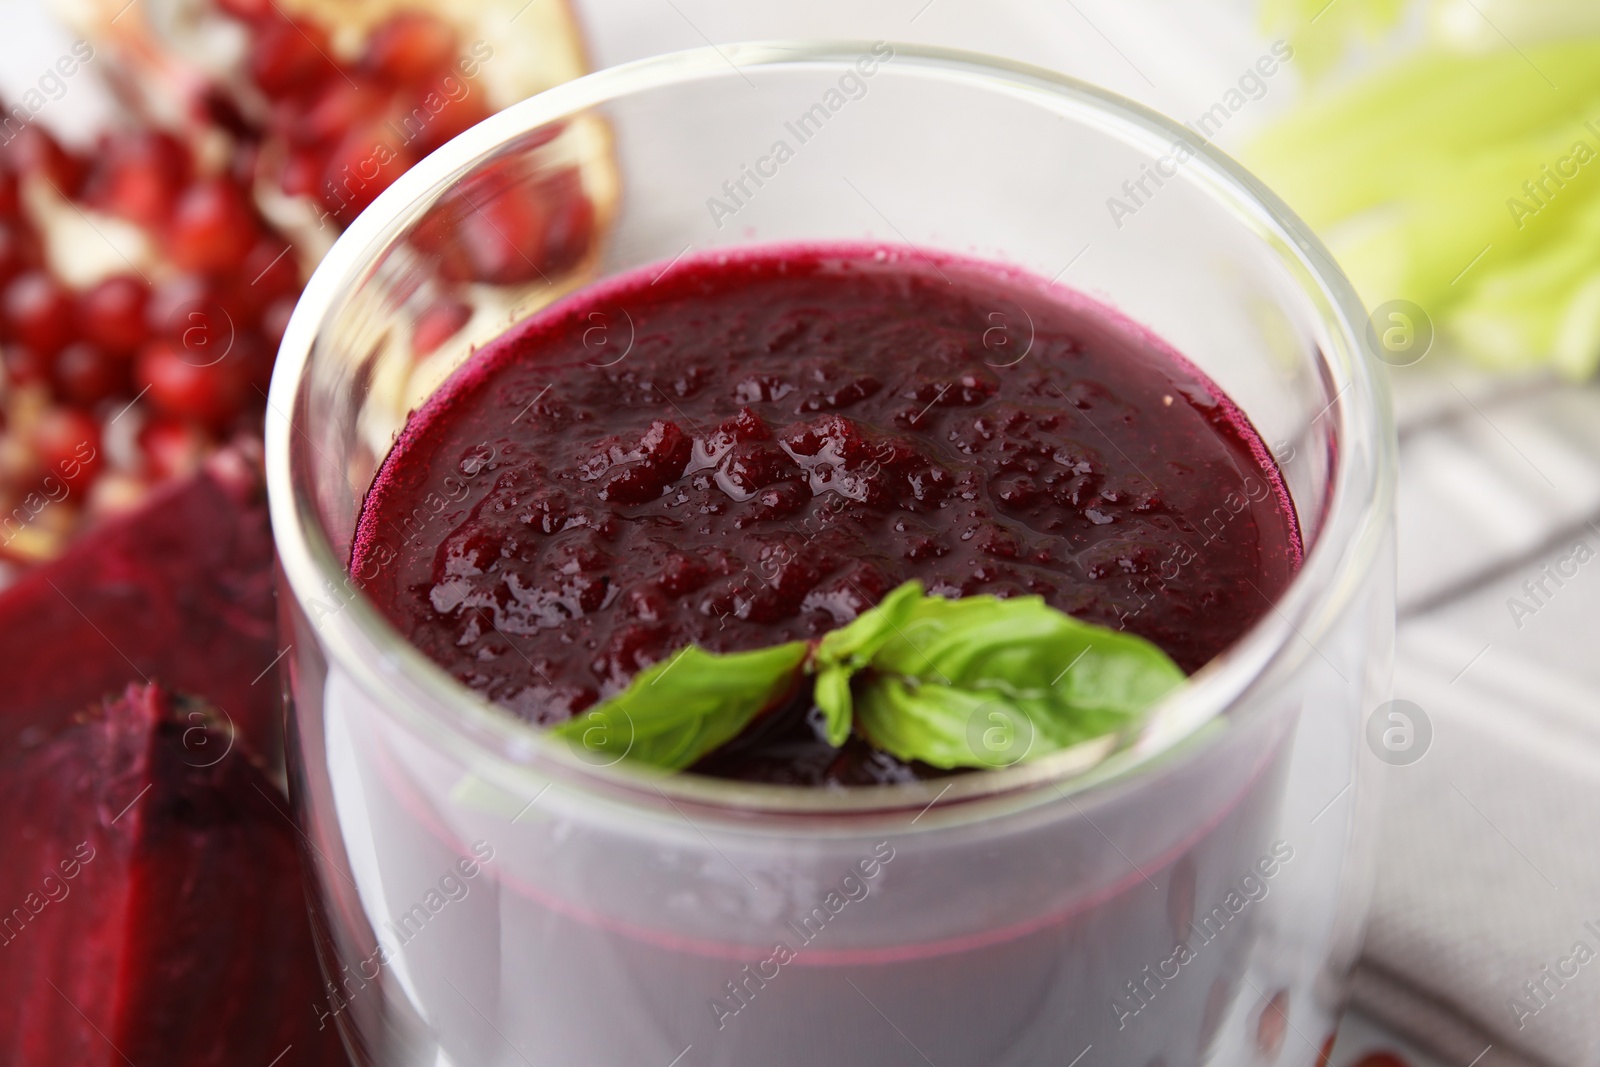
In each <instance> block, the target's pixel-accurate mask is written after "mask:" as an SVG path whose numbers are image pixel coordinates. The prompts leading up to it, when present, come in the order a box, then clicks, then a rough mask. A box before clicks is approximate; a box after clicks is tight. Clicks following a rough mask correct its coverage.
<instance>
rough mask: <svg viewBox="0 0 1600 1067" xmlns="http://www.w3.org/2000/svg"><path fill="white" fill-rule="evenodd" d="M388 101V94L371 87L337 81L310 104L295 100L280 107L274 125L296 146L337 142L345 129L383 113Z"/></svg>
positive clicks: (288, 101) (329, 85) (274, 116)
mask: <svg viewBox="0 0 1600 1067" xmlns="http://www.w3.org/2000/svg"><path fill="white" fill-rule="evenodd" d="M385 101H386V96H385V94H384V93H381V92H379V91H378V89H377V88H376V87H374V86H372V85H367V84H363V83H360V82H357V83H352V82H348V81H345V80H344V79H343V78H335V79H333V80H332V81H329V82H328V83H327V85H326V86H324V87H323V89H322V91H321V92H319V93H318V94H317V96H316V98H315V99H314V100H312V101H311V103H310V104H309V105H307V104H304V103H301V102H298V101H293V100H286V101H284V102H283V103H282V104H280V105H279V107H277V108H275V109H274V115H273V118H274V121H273V126H274V127H275V128H276V129H278V130H279V131H281V132H282V133H283V134H284V136H285V138H286V139H287V140H288V141H289V143H290V144H293V145H315V144H323V143H326V142H332V141H338V140H339V138H340V137H341V136H342V135H343V134H344V133H345V131H346V130H348V129H350V128H351V127H352V126H355V125H357V124H358V123H361V122H364V121H366V120H368V119H371V118H372V117H373V116H375V115H377V114H378V113H379V112H380V111H382V110H383V106H384V103H385Z"/></svg>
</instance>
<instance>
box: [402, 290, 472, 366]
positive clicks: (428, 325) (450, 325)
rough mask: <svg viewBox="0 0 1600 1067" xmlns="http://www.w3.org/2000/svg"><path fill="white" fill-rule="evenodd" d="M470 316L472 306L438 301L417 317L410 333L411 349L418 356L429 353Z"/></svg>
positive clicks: (450, 335)
mask: <svg viewBox="0 0 1600 1067" xmlns="http://www.w3.org/2000/svg"><path fill="white" fill-rule="evenodd" d="M470 318H472V308H471V307H469V306H467V305H466V304H463V303H462V302H461V301H459V300H451V299H446V300H441V301H439V302H438V303H436V304H434V305H433V306H432V307H430V308H428V310H426V311H424V312H423V313H422V314H421V315H419V316H418V317H417V325H416V328H415V330H413V332H412V335H411V351H412V352H413V353H415V354H416V355H418V356H427V355H431V354H432V353H433V352H435V351H437V350H438V348H439V346H440V345H442V344H444V343H445V342H446V341H448V340H449V339H450V338H452V337H454V336H455V334H456V331H457V330H460V329H461V327H463V326H465V325H466V324H467V320H468V319H470Z"/></svg>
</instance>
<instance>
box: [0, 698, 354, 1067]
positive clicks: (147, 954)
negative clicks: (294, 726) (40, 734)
mask: <svg viewBox="0 0 1600 1067" xmlns="http://www.w3.org/2000/svg"><path fill="white" fill-rule="evenodd" d="M211 721H212V713H210V712H209V711H204V710H201V709H200V706H199V705H190V704H185V705H182V706H177V707H175V706H174V704H173V703H172V701H170V700H169V698H168V697H167V696H166V695H165V694H164V693H162V692H161V691H160V690H159V689H158V688H157V687H155V686H144V685H130V686H129V687H128V688H127V691H126V692H125V694H124V695H123V696H122V697H121V699H118V700H115V701H110V702H107V703H106V704H105V705H104V707H103V708H101V709H100V710H99V711H97V712H95V713H92V714H90V715H89V716H87V717H84V718H83V719H81V720H80V721H79V722H76V723H75V724H73V725H72V726H70V727H68V728H67V729H66V730H65V731H63V732H62V733H61V734H60V735H58V736H57V737H56V738H55V739H53V740H51V741H50V742H48V743H47V744H45V745H43V746H41V747H40V748H38V749H36V750H34V751H31V752H26V753H13V754H12V755H11V756H10V757H9V758H8V759H7V760H6V761H4V762H0V805H4V810H7V811H11V812H13V813H23V812H25V813H26V817H16V818H10V819H7V820H5V821H4V822H3V823H0V848H3V849H4V855H5V856H6V862H5V863H4V864H0V902H3V903H0V907H3V908H6V909H9V910H7V911H5V912H4V913H3V915H0V989H3V992H4V995H0V1062H5V1063H16V1064H46V1063H71V1064H77V1065H84V1067H118V1065H121V1064H125V1063H135V1064H166V1065H169V1067H210V1065H218V1067H222V1065H234V1064H245V1063H261V1064H266V1063H273V1064H275V1065H276V1067H292V1065H319V1067H320V1065H334V1064H338V1065H343V1064H345V1063H346V1062H347V1061H346V1059H345V1055H344V1052H343V1049H342V1047H341V1046H340V1044H339V1040H338V1037H337V1035H336V1034H335V1032H334V1029H333V1028H332V1027H331V1026H327V1027H324V1028H321V1029H319V1022H318V1017H317V1013H316V1011H315V1010H314V1008H313V1007H312V1005H313V1003H314V1002H316V1000H317V998H318V996H319V994H320V992H321V972H320V970H319V969H318V965H317V962H316V958H315V955H314V953H313V950H312V942H311V932H310V924H309V922H308V921H307V918H306V908H305V901H304V896H303V890H302V888H301V881H300V877H301V874H300V859H299V851H298V846H297V843H296V840H295V834H296V831H295V829H294V827H293V826H292V824H291V823H290V822H289V821H288V819H287V817H286V815H285V814H284V812H285V811H286V807H287V806H286V804H285V803H284V801H283V798H282V797H281V795H280V794H278V793H277V791H276V788H275V787H274V786H273V785H272V784H271V783H270V782H269V781H268V780H267V778H266V777H265V776H264V775H263V774H262V773H261V772H260V770H258V769H257V767H256V766H255V765H254V764H253V763H252V762H251V760H250V758H249V757H248V756H247V755H246V751H245V748H244V746H243V744H242V743H238V744H232V745H231V746H230V737H229V735H228V733H227V731H226V730H221V729H217V728H215V727H213V726H210V725H207V724H208V723H209V722H211ZM275 1056H277V1057H280V1058H279V1059H276V1060H274V1059H273V1057H275Z"/></svg>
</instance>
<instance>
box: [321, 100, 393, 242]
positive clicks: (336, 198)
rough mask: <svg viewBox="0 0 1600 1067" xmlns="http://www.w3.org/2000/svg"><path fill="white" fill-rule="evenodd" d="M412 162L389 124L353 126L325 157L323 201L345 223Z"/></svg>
mask: <svg viewBox="0 0 1600 1067" xmlns="http://www.w3.org/2000/svg"><path fill="white" fill-rule="evenodd" d="M414 162H416V159H415V157H414V156H413V155H412V153H411V150H410V149H409V148H407V147H406V146H405V144H404V143H403V142H402V141H401V138H400V135H399V134H397V133H396V132H395V130H394V128H393V127H392V126H391V125H390V124H388V123H386V122H368V123H363V124H362V125H360V126H356V127H354V128H352V129H351V130H350V132H349V133H347V134H345V136H344V139H343V140H342V141H340V142H339V147H338V148H336V149H334V151H333V153H332V154H331V155H330V156H329V157H328V163H327V169H326V171H325V172H324V177H325V179H326V181H325V183H324V185H323V188H322V194H323V203H324V204H325V205H327V207H328V209H329V210H330V211H333V212H334V213H335V215H336V216H337V217H338V219H339V222H340V223H341V224H345V225H348V224H349V222H350V220H351V219H352V218H354V217H355V216H356V215H357V214H358V213H360V212H361V211H363V210H364V209H365V208H366V207H367V205H368V204H370V203H372V202H373V201H374V200H376V199H377V198H378V194H379V193H381V192H383V191H384V190H385V189H387V188H388V187H389V185H390V184H391V183H392V182H393V181H394V180H395V179H396V178H398V177H400V175H402V174H404V173H405V172H406V170H407V169H409V168H410V166H411V164H413V163H414Z"/></svg>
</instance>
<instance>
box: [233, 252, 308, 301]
mask: <svg viewBox="0 0 1600 1067" xmlns="http://www.w3.org/2000/svg"><path fill="white" fill-rule="evenodd" d="M239 280H240V281H242V282H243V283H244V288H245V299H247V300H250V301H251V302H253V303H254V304H256V305H257V306H258V307H262V308H264V307H266V305H268V304H269V303H271V302H272V300H273V298H275V297H279V296H282V295H284V294H285V293H294V294H297V295H298V294H299V292H300V261H299V259H298V258H296V256H295V254H294V249H292V248H290V247H289V245H288V244H287V243H286V242H285V241H283V240H282V239H281V238H277V237H263V238H261V240H259V241H257V242H256V244H255V247H254V248H252V249H250V254H249V255H247V256H245V257H244V263H243V264H242V265H241V267H240V270H239Z"/></svg>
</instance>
